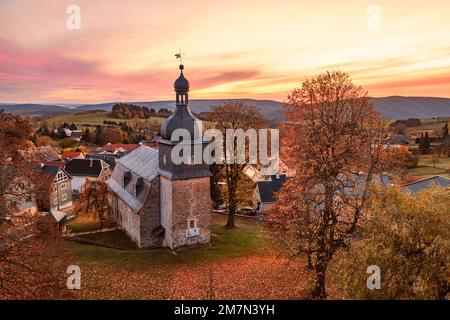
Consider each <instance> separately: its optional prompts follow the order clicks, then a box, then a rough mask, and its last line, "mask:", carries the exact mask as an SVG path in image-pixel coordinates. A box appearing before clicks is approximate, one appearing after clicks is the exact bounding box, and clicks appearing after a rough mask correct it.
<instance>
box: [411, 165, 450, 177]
mask: <svg viewBox="0 0 450 320" xmlns="http://www.w3.org/2000/svg"><path fill="white" fill-rule="evenodd" d="M408 175H411V176H417V177H420V178H427V177H430V176H436V175H442V176H447V177H450V175H449V170H448V169H442V168H436V167H428V166H420V167H417V168H413V169H409V170H408Z"/></svg>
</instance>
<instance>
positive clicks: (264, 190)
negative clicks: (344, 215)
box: [253, 173, 392, 213]
mask: <svg viewBox="0 0 450 320" xmlns="http://www.w3.org/2000/svg"><path fill="white" fill-rule="evenodd" d="M288 179H289V176H287V175H285V174H276V175H272V176H270V177H269V178H268V179H267V181H258V182H257V183H256V189H255V193H254V196H253V198H254V202H255V203H256V207H257V211H259V212H261V213H266V212H268V211H269V210H270V209H272V207H273V206H274V205H275V202H276V193H277V192H278V191H280V189H281V187H282V186H283V184H284V183H285V182H286V181H287V180H288ZM340 180H341V181H342V186H340V189H339V191H340V192H341V194H343V195H345V196H348V197H355V198H359V197H361V196H362V193H363V192H364V190H365V188H366V183H367V174H365V173H360V174H348V175H345V176H344V175H341V177H340ZM372 182H375V183H379V184H380V185H382V186H389V185H391V184H392V182H391V180H390V178H389V177H388V176H387V175H386V174H384V173H381V174H374V175H373V176H372Z"/></svg>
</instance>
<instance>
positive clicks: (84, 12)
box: [0, 0, 450, 104]
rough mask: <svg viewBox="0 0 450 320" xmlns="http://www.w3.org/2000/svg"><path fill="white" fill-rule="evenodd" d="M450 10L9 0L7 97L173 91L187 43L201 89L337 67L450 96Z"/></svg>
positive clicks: (296, 78)
mask: <svg viewBox="0 0 450 320" xmlns="http://www.w3.org/2000/svg"><path fill="white" fill-rule="evenodd" d="M71 5H75V6H77V8H79V10H80V11H79V13H80V14H79V16H78V15H77V12H76V11H72V9H73V7H70V6H71ZM68 9H69V11H68ZM449 12H450V1H449V0H426V1H423V0H409V1H392V0H389V1H385V0H372V1H364V0H340V1H327V0H319V1H303V0H278V1H275V0H245V1H242V0H240V1H235V0H226V1H224V0H221V1H217V0H208V1H206V0H127V1H119V0H95V1H93V0H70V1H66V0H33V1H31V0H0V102H17V103H58V104H63V103H98V102H110V101H128V102H132V101H151V100H167V99H173V98H174V92H173V81H174V80H175V79H176V78H177V77H178V74H179V70H178V64H179V62H178V61H177V60H176V58H175V56H174V54H175V53H177V52H179V51H181V52H182V53H183V64H184V65H185V75H186V77H187V78H188V79H189V81H190V83H191V94H190V97H191V99H207V98H208V99H209V98H211V99H212V98H221V99H232V98H256V99H274V100H278V101H284V100H285V99H286V97H287V94H288V93H289V92H290V91H291V90H292V89H294V88H296V87H299V86H300V85H301V81H303V80H304V79H306V78H308V77H312V76H314V75H316V74H319V73H321V72H325V71H327V70H340V71H345V72H348V73H349V74H350V76H351V78H352V79H353V81H354V82H355V84H357V85H360V86H362V87H363V88H364V89H365V90H367V91H368V94H369V95H370V96H374V97H380V96H391V95H404V96H436V97H450V18H449ZM78 17H79V19H78ZM78 22H79V24H77V23H78ZM68 24H69V27H68ZM78 26H79V28H77V27H78ZM74 27H75V28H74Z"/></svg>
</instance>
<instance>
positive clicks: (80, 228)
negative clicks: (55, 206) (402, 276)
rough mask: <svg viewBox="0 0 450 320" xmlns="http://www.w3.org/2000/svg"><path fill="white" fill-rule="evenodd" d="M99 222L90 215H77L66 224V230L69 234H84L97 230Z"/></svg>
mask: <svg viewBox="0 0 450 320" xmlns="http://www.w3.org/2000/svg"><path fill="white" fill-rule="evenodd" d="M99 227H100V223H99V221H98V220H97V219H96V218H94V217H92V216H91V215H78V216H76V217H75V218H74V219H72V220H70V221H69V222H67V228H68V229H69V230H70V231H71V232H86V231H92V230H96V229H99Z"/></svg>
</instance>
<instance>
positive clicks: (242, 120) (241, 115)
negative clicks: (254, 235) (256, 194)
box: [210, 102, 266, 228]
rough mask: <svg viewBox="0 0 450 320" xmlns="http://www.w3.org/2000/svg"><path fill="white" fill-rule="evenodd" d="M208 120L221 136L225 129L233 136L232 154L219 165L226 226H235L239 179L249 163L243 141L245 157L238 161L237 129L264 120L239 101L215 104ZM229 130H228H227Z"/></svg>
mask: <svg viewBox="0 0 450 320" xmlns="http://www.w3.org/2000/svg"><path fill="white" fill-rule="evenodd" d="M210 120H211V121H213V122H214V123H215V125H216V128H217V129H218V130H220V131H221V132H222V135H223V137H225V136H226V134H227V130H230V129H231V130H233V131H232V132H234V136H233V137H232V139H230V140H231V142H232V144H233V149H232V150H233V151H234V153H233V154H230V155H229V159H227V161H225V163H224V164H223V165H221V166H220V167H221V169H222V170H223V176H224V178H225V184H226V190H227V203H228V214H229V215H228V221H227V224H226V226H227V227H228V228H234V227H235V214H236V212H237V210H238V202H239V197H238V195H239V180H240V179H241V178H242V175H243V170H244V168H245V166H246V165H247V164H248V163H249V157H248V148H247V147H248V144H246V143H245V141H244V144H245V153H246V155H245V159H243V161H238V157H239V156H238V151H239V150H238V149H239V148H238V138H237V133H238V131H237V130H243V132H246V131H247V130H249V129H258V128H262V127H265V125H266V120H265V119H264V117H263V116H262V115H261V114H260V113H259V112H258V111H256V110H253V109H250V108H248V107H246V106H244V105H243V104H241V103H232V102H230V103H226V104H224V105H222V106H217V107H215V108H214V109H213V111H212V112H211V115H210ZM228 132H230V131H228ZM226 143H227V139H226V138H224V139H223V150H224V154H226V151H225V150H226V148H227V147H229V146H227V145H226Z"/></svg>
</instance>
